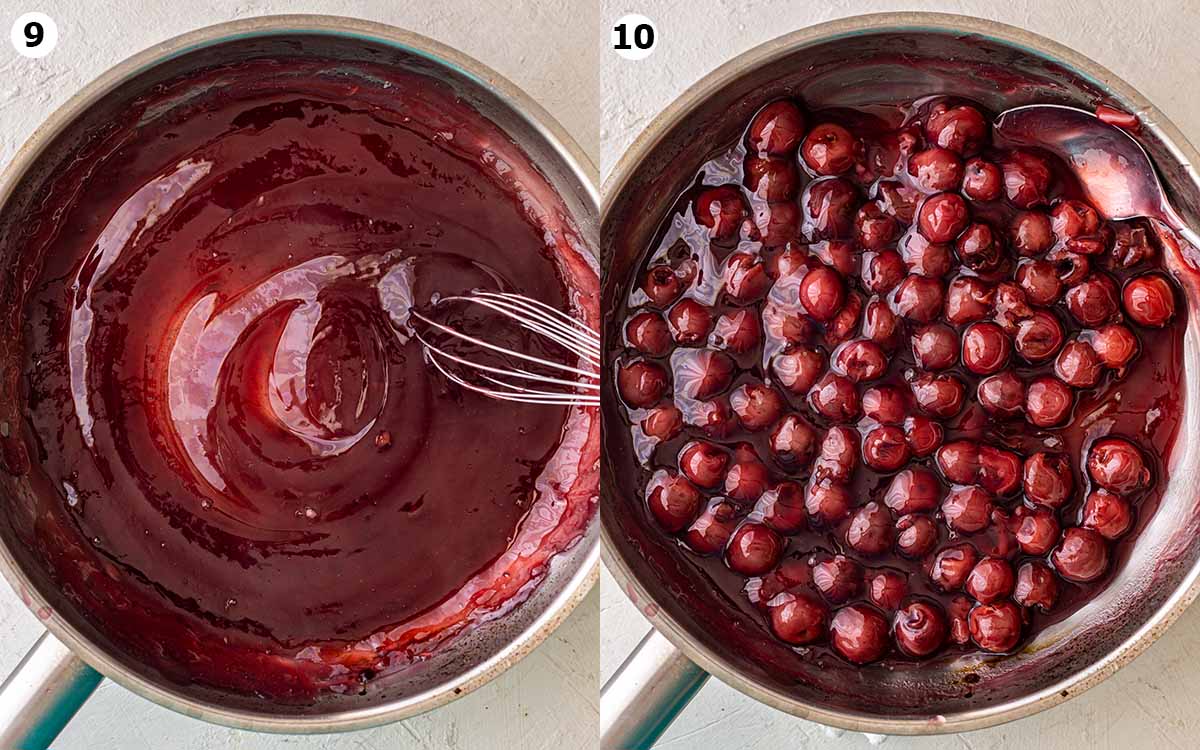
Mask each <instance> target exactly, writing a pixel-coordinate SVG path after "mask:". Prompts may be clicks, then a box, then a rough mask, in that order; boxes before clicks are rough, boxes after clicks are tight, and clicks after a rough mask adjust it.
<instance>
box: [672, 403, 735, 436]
mask: <svg viewBox="0 0 1200 750" xmlns="http://www.w3.org/2000/svg"><path fill="white" fill-rule="evenodd" d="M684 420H685V421H686V422H687V424H689V425H691V426H693V427H698V428H700V430H701V431H702V432H703V433H704V434H705V435H708V436H709V437H714V438H720V437H726V436H727V435H729V433H731V432H733V430H734V429H735V428H736V427H737V418H736V417H734V415H733V409H730V408H729V399H727V398H717V399H713V400H711V401H696V402H693V403H691V404H688V413H687V414H686V415H685V416H684Z"/></svg>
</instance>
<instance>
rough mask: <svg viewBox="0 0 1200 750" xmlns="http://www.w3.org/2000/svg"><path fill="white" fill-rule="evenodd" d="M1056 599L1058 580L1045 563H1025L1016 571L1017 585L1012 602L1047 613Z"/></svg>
mask: <svg viewBox="0 0 1200 750" xmlns="http://www.w3.org/2000/svg"><path fill="white" fill-rule="evenodd" d="M1057 599H1058V580H1057V579H1056V578H1055V577H1054V571H1052V570H1050V568H1049V567H1048V566H1047V565H1046V564H1045V563H1041V562H1037V561H1032V562H1027V563H1025V564H1023V565H1022V566H1021V567H1020V569H1018V570H1017V584H1016V588H1015V590H1014V591H1013V601H1015V602H1016V603H1017V604H1020V605H1021V606H1022V607H1037V608H1038V609H1040V610H1042V611H1043V612H1049V611H1050V609H1051V608H1052V607H1053V606H1054V602H1055V600H1057Z"/></svg>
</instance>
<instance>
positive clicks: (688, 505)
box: [646, 470, 700, 534]
mask: <svg viewBox="0 0 1200 750" xmlns="http://www.w3.org/2000/svg"><path fill="white" fill-rule="evenodd" d="M646 505H647V507H649V508H650V513H651V515H653V516H654V520H656V521H658V525H659V526H661V527H663V529H664V530H665V531H667V532H668V533H671V534H674V533H676V532H679V531H683V530H684V529H686V528H687V527H688V525H689V524H691V523H692V519H693V518H695V517H696V513H698V512H699V510H700V491H699V490H698V489H696V488H695V487H694V486H693V485H692V484H691V483H690V482H688V481H687V480H686V479H684V478H683V477H681V476H677V475H675V474H672V473H668V472H666V471H663V470H659V471H656V472H655V473H654V476H653V477H652V478H651V479H650V482H649V484H647V485H646Z"/></svg>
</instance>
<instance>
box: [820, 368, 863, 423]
mask: <svg viewBox="0 0 1200 750" xmlns="http://www.w3.org/2000/svg"><path fill="white" fill-rule="evenodd" d="M808 403H809V405H810V406H811V407H812V409H813V411H815V412H816V413H818V414H820V415H821V416H822V417H825V418H826V419H828V420H829V421H831V422H850V421H853V420H854V419H856V418H857V417H858V415H859V411H860V410H859V403H858V391H857V390H855V388H854V382H853V381H851V380H850V379H849V378H847V377H845V376H844V375H838V374H837V373H836V372H827V373H825V374H824V375H822V376H821V378H820V379H819V380H818V381H817V382H816V384H815V385H814V386H813V387H812V390H810V391H809V392H808Z"/></svg>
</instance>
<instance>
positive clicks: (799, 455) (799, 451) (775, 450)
mask: <svg viewBox="0 0 1200 750" xmlns="http://www.w3.org/2000/svg"><path fill="white" fill-rule="evenodd" d="M817 439H818V438H817V430H816V428H814V427H813V426H812V424H810V423H809V422H808V420H806V419H804V417H801V416H799V415H797V414H788V415H786V416H785V417H783V418H782V419H780V420H779V422H778V423H777V424H776V425H775V427H774V428H773V429H772V430H771V439H770V443H769V446H770V449H771V455H772V456H773V457H774V458H775V460H776V461H777V462H779V463H780V464H782V465H784V466H786V467H801V466H807V465H808V462H809V461H810V460H811V459H812V457H813V456H814V455H815V454H816V451H817Z"/></svg>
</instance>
